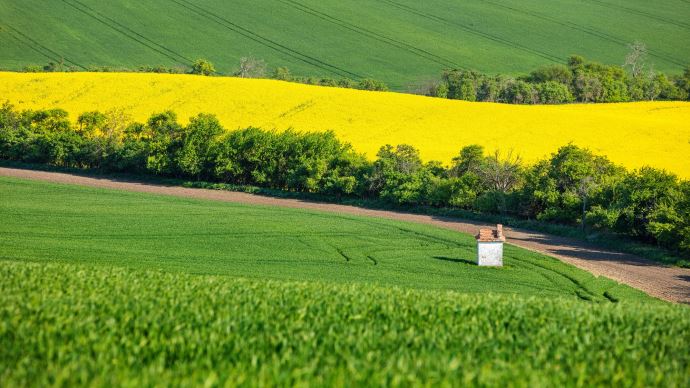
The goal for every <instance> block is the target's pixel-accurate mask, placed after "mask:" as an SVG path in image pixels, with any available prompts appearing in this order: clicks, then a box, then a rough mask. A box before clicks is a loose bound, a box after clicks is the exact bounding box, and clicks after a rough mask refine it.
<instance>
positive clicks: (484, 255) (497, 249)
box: [476, 224, 506, 267]
mask: <svg viewBox="0 0 690 388" xmlns="http://www.w3.org/2000/svg"><path fill="white" fill-rule="evenodd" d="M476 237H477V265H480V266H490V267H502V266H503V243H504V242H505V241H506V237H505V236H504V235H503V225H501V224H498V225H496V229H479V234H478V235H477V236H476Z"/></svg>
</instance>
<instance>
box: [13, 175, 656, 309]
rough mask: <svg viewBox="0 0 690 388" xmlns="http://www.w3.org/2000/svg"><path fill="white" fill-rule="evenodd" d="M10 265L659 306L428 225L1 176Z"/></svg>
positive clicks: (566, 268)
mask: <svg viewBox="0 0 690 388" xmlns="http://www.w3.org/2000/svg"><path fill="white" fill-rule="evenodd" d="M0 197H1V198H2V201H1V202H0V214H2V218H3V220H2V223H0V246H2V250H0V259H5V260H15V261H40V262H62V263H83V264H106V265H116V266H125V267H130V268H137V269H161V270H166V271H177V272H186V273H192V274H208V275H232V276H241V277H250V278H261V279H266V278H268V279H282V280H300V281H302V280H306V281H329V282H340V283H376V284H380V285H391V286H401V287H408V288H419V289H433V290H454V291H460V292H466V293H485V292H492V293H505V294H518V295H525V296H542V297H565V298H570V299H573V300H577V299H584V300H591V301H595V302H604V303H609V302H610V301H612V300H613V301H619V300H620V301H648V302H651V301H654V299H652V298H650V297H648V296H646V295H645V294H644V293H642V292H640V291H637V290H634V289H632V288H630V287H627V286H625V285H620V284H618V283H616V282H613V281H611V280H609V279H606V278H603V277H602V278H596V277H594V276H593V275H591V274H589V273H588V272H585V271H582V270H579V269H577V268H575V267H573V266H570V265H567V264H565V263H563V262H561V261H559V260H556V259H553V258H549V257H546V256H543V255H540V254H537V253H533V252H529V251H526V250H524V249H520V248H516V247H513V246H510V245H508V246H506V249H505V264H506V266H505V267H504V268H499V269H497V268H480V267H478V266H476V265H475V264H474V262H475V257H476V256H475V255H476V247H475V244H476V243H475V241H474V238H473V237H472V236H470V235H465V234H461V233H457V232H453V231H449V230H444V229H439V228H434V227H431V226H425V225H416V224H411V223H402V222H395V221H389V220H379V219H373V218H364V217H354V216H346V215H336V214H332V213H320V212H311V211H303V210H296V209H286V208H277V207H258V206H246V205H240V204H233V203H224V202H213V201H202V200H194V199H186V198H176V197H166V196H153V195H149V194H141V193H130V192H124V191H114V190H103V189H95V188H86V187H81V186H73V185H56V184H50V183H45V182H38V181H28V180H19V179H13V178H0Z"/></svg>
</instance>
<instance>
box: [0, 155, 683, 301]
mask: <svg viewBox="0 0 690 388" xmlns="http://www.w3.org/2000/svg"><path fill="white" fill-rule="evenodd" d="M0 176H11V177H16V178H25V179H37V180H44V181H49V182H55V183H67V184H77V185H84V186H92V187H102V188H109V189H120V190H129V191H137V192H144V193H152V194H163V195H174V196H181V197H192V198H200V199H209V200H217V201H228V202H239V203H245V204H253V205H271V206H282V207H290V208H299V209H310V210H319V211H326V212H333V213H343V214H354V215H360V216H370V217H379V218H388V219H394V220H401V221H409V222H417V223H421V224H429V225H435V226H439V227H442V228H447V229H452V230H456V231H459V232H463V233H472V234H474V233H476V232H477V229H478V227H479V226H481V225H484V224H482V223H478V222H473V221H461V220H457V219H450V218H443V217H435V216H428V215H419V214H409V213H403V212H395V211H386V210H371V209H363V208H358V207H354V206H346V205H336V204H329V203H317V202H309V201H304V200H298V199H283V198H272V197H265V196H260V195H254V194H247V193H238V192H230V191H217V190H205V189H189V188H184V187H178V186H163V185H153V184H146V183H139V182H129V181H122V180H114V179H108V178H92V177H84V176H78V175H71V174H63V173H54V172H44V171H33V170H20V169H12V168H2V167H0ZM505 233H506V236H507V238H508V240H509V242H510V243H511V244H513V245H516V246H519V247H522V248H526V249H529V250H532V251H537V252H541V253H544V254H547V255H549V256H553V257H556V258H558V259H560V260H562V261H565V262H567V263H570V264H573V265H575V266H577V267H579V268H582V269H584V270H586V271H589V272H591V273H593V274H595V275H597V276H599V275H603V276H606V277H608V278H611V279H614V280H617V281H619V282H621V283H625V284H628V285H630V286H632V287H635V288H637V289H640V290H642V291H645V292H647V293H648V294H650V295H652V296H655V297H658V298H661V299H665V300H668V301H672V302H679V303H685V304H690V269H686V268H677V267H669V266H665V265H662V264H658V263H655V262H653V261H649V260H646V259H643V258H640V257H637V256H634V255H629V254H623V253H617V252H613V251H607V250H602V249H599V248H597V247H595V246H592V245H590V244H587V243H586V242H583V241H579V240H575V239H570V238H564V237H556V236H551V235H547V234H543V233H538V232H529V231H525V230H520V229H513V228H507V229H505Z"/></svg>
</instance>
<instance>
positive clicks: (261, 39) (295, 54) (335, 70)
mask: <svg viewBox="0 0 690 388" xmlns="http://www.w3.org/2000/svg"><path fill="white" fill-rule="evenodd" d="M172 2H173V3H175V4H177V5H178V6H180V7H182V8H184V9H186V10H187V11H190V12H193V13H195V14H196V15H198V16H200V17H202V18H204V19H206V20H208V21H210V22H213V23H216V24H218V25H220V26H221V27H223V28H225V29H227V30H229V31H232V32H234V33H236V34H239V35H241V36H243V37H245V38H247V39H249V40H252V41H254V42H256V43H258V44H260V45H262V46H264V47H267V48H270V49H272V50H274V51H277V52H279V53H281V54H284V55H287V56H289V57H291V58H293V59H295V60H298V61H301V62H304V63H307V64H309V65H311V66H314V67H316V68H318V69H321V70H324V71H327V72H329V73H331V74H336V75H338V76H340V77H345V78H348V77H354V78H357V79H361V78H364V77H363V76H362V75H360V74H357V73H354V72H351V71H349V70H347V69H343V68H341V67H338V66H336V65H332V64H330V63H328V62H325V61H322V60H320V59H318V58H316V57H312V56H310V55H307V54H304V53H302V52H300V51H297V50H295V49H292V48H290V47H288V46H285V45H283V44H281V43H279V42H276V41H275V40H272V39H269V38H267V37H265V36H263V35H259V34H257V33H256V32H254V31H251V30H249V29H247V28H245V27H242V26H240V25H238V24H237V23H234V22H232V21H231V20H228V19H227V18H225V17H223V16H222V15H219V14H216V13H215V12H213V11H212V10H209V9H206V8H204V7H201V6H200V5H198V4H195V3H193V2H190V1H188V0H172Z"/></svg>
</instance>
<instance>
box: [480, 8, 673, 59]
mask: <svg viewBox="0 0 690 388" xmlns="http://www.w3.org/2000/svg"><path fill="white" fill-rule="evenodd" d="M484 3H486V4H491V5H493V6H495V7H498V8H503V9H507V10H509V11H511V12H517V13H521V14H523V15H527V16H531V17H533V18H536V19H541V20H545V21H548V22H551V23H554V24H557V25H559V26H562V27H566V28H571V29H573V30H575V31H580V32H583V33H585V34H588V35H591V36H595V37H598V38H601V39H603V40H605V41H608V42H611V43H616V44H619V45H621V46H622V47H627V46H628V44H630V42H628V41H626V40H625V39H622V38H619V37H617V36H615V35H611V34H609V33H606V32H604V31H601V30H597V29H595V28H592V27H587V26H583V25H579V24H576V23H573V22H570V21H561V20H558V19H556V18H554V17H550V16H547V15H544V14H541V13H539V12H536V11H531V10H526V9H521V8H515V7H511V6H509V5H505V4H500V3H496V2H493V1H490V0H484ZM647 52H648V53H649V55H651V56H653V57H656V58H659V59H662V60H665V61H667V62H669V63H672V64H674V65H678V66H685V65H686V63H685V62H684V61H683V60H682V59H679V58H676V57H674V56H673V55H671V54H669V53H665V52H663V51H660V50H656V49H652V48H648V49H647Z"/></svg>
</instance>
